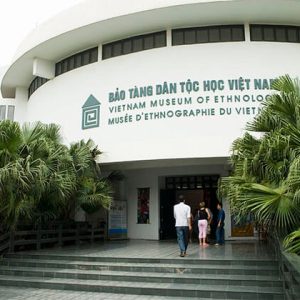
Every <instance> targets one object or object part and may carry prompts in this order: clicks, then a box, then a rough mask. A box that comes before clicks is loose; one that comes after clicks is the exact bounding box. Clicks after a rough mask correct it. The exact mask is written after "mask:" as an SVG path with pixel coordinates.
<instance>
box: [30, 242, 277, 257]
mask: <svg viewBox="0 0 300 300" xmlns="http://www.w3.org/2000/svg"><path fill="white" fill-rule="evenodd" d="M34 253H43V254H45V253H49V254H52V255H53V254H57V255H83V256H101V257H138V258H140V257H141V258H172V259H183V258H181V257H179V248H178V245H177V242H176V241H149V240H128V241H110V242H104V243H96V244H92V245H91V244H82V245H80V246H70V247H63V248H50V249H44V250H40V251H34ZM187 253H188V257H189V258H194V259H218V260H219V259H224V260H226V259H236V258H243V259H269V258H274V254H273V252H272V251H271V250H270V248H269V247H268V245H267V244H266V243H265V242H258V241H232V242H226V243H225V245H222V246H214V245H210V246H207V247H199V245H198V243H196V242H195V243H191V244H190V245H189V247H188V251H187Z"/></svg>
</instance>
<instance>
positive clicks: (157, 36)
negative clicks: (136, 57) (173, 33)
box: [102, 31, 167, 60]
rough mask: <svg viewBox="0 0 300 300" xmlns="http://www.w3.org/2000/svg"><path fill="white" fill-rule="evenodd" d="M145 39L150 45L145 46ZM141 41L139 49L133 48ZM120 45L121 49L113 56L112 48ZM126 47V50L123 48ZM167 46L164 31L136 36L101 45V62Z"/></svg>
mask: <svg viewBox="0 0 300 300" xmlns="http://www.w3.org/2000/svg"><path fill="white" fill-rule="evenodd" d="M146 39H150V40H151V39H152V41H151V43H149V41H148V43H147V44H146ZM137 40H141V47H139V48H138V49H137V47H135V46H134V43H135V41H137ZM117 45H120V47H121V49H120V51H118V53H117V54H115V51H114V47H116V46H117ZM127 45H128V46H129V45H130V46H129V47H128V50H127V49H125V47H127ZM166 46H167V32H166V31H158V32H153V33H148V34H142V35H136V36H132V37H129V38H126V39H122V40H118V41H114V42H111V43H107V44H103V45H102V60H105V59H109V58H113V57H117V56H121V55H127V54H132V53H137V52H141V51H146V50H150V49H155V48H162V47H166Z"/></svg>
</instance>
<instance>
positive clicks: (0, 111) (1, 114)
mask: <svg viewBox="0 0 300 300" xmlns="http://www.w3.org/2000/svg"><path fill="white" fill-rule="evenodd" d="M5 114H6V105H0V121H3V120H5Z"/></svg>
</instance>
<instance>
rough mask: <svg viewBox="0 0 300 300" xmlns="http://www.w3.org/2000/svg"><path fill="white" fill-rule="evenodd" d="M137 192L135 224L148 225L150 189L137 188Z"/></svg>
mask: <svg viewBox="0 0 300 300" xmlns="http://www.w3.org/2000/svg"><path fill="white" fill-rule="evenodd" d="M137 192H138V203H137V223H138V224H149V223H150V211H149V199H150V188H138V189H137Z"/></svg>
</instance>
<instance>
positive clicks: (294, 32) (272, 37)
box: [250, 24, 300, 43]
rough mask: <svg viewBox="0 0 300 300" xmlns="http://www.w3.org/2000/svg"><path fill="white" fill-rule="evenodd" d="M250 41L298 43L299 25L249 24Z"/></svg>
mask: <svg viewBox="0 0 300 300" xmlns="http://www.w3.org/2000/svg"><path fill="white" fill-rule="evenodd" d="M250 39H251V41H266V42H288V43H300V26H283V25H257V24H255V25H250Z"/></svg>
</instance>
